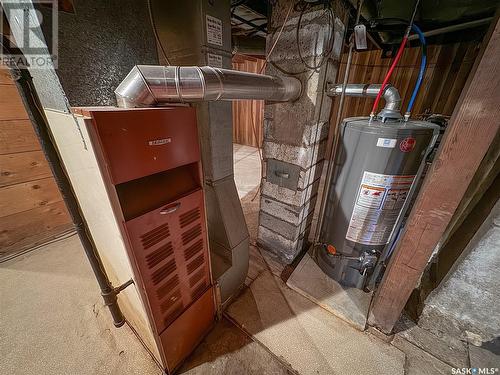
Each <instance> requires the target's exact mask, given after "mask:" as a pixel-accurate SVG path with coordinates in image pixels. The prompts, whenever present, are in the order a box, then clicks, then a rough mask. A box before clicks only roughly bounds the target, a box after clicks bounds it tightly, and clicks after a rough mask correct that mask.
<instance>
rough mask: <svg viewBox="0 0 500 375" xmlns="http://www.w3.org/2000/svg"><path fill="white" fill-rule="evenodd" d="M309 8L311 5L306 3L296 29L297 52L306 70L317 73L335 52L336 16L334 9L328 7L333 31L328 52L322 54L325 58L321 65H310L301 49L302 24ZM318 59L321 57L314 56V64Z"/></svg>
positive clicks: (329, 39)
mask: <svg viewBox="0 0 500 375" xmlns="http://www.w3.org/2000/svg"><path fill="white" fill-rule="evenodd" d="M308 7H309V4H307V3H306V4H305V5H303V6H302V9H301V10H300V14H299V19H298V21H297V27H296V29H295V40H296V43H297V52H298V54H299V58H300V61H302V63H303V64H304V66H305V67H306V68H308V69H310V70H315V71H316V70H318V69H319V68H321V67H322V66H323V65H324V64H325V62H326V61H327V60H328V56H329V55H330V53H332V51H333V46H334V42H335V16H334V14H333V11H332V8H331V7H330V6H328V7H327V12H328V13H329V16H330V26H331V29H330V35H329V38H328V44H327V50H326V51H325V52H323V54H322V55H323V57H322V59H321V62H320V63H319V64H316V65H310V64H309V63H308V62H307V61H306V59H305V58H304V56H303V55H302V51H301V49H300V29H301V23H302V16H303V15H304V12H305V11H306V9H307V8H308ZM317 57H319V56H314V62H316V58H317Z"/></svg>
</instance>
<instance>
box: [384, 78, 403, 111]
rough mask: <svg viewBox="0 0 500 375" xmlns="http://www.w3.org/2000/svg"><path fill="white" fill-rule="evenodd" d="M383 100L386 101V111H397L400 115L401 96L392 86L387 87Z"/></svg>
mask: <svg viewBox="0 0 500 375" xmlns="http://www.w3.org/2000/svg"><path fill="white" fill-rule="evenodd" d="M383 98H384V100H385V107H384V109H388V110H392V111H397V112H398V113H399V112H400V111H401V95H399V91H398V89H397V88H395V87H394V86H392V85H386V87H385V90H384V94H383Z"/></svg>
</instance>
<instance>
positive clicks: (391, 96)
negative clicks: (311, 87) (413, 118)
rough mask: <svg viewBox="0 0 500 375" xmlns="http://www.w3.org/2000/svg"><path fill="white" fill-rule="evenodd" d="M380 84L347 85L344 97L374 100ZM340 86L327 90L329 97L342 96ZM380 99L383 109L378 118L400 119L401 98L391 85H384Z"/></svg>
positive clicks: (333, 86)
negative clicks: (382, 102) (381, 98)
mask: <svg viewBox="0 0 500 375" xmlns="http://www.w3.org/2000/svg"><path fill="white" fill-rule="evenodd" d="M381 86H382V85H380V84H373V85H369V84H358V83H349V84H347V85H346V86H345V95H346V96H357V97H370V98H375V97H376V96H377V94H378V92H379V90H380V87H381ZM342 87H343V85H342V84H338V85H332V86H330V87H329V88H328V92H327V93H328V95H329V96H339V95H342ZM382 97H383V98H384V101H385V107H384V108H383V109H382V110H381V111H380V112H379V114H378V116H379V117H382V118H391V119H400V118H401V117H402V116H401V96H400V95H399V91H398V89H397V88H395V87H394V86H392V85H389V84H388V85H385V89H384V92H383V94H382Z"/></svg>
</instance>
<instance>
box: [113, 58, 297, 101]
mask: <svg viewBox="0 0 500 375" xmlns="http://www.w3.org/2000/svg"><path fill="white" fill-rule="evenodd" d="M301 89H302V85H301V82H300V81H299V80H298V79H297V78H294V77H283V78H278V77H273V76H267V75H261V74H255V73H247V72H240V71H236V70H230V69H219V68H213V67H210V66H204V67H197V66H194V67H188V66H182V67H181V66H152V65H136V66H135V67H134V68H133V69H132V70H131V71H130V73H129V74H128V75H127V77H125V79H124V80H123V81H122V83H121V84H120V85H119V86H118V87H117V88H116V90H115V95H116V99H117V103H118V106H119V107H125V108H128V107H149V106H152V105H157V104H160V103H176V102H177V103H178V102H181V103H182V102H199V101H216V100H240V99H254V100H269V101H275V102H288V101H293V100H296V99H298V97H299V96H300V94H301Z"/></svg>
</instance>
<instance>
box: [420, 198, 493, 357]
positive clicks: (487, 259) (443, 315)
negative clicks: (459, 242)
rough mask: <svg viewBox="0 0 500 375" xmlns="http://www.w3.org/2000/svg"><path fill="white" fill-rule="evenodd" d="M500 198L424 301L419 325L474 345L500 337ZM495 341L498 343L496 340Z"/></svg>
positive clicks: (488, 343)
mask: <svg viewBox="0 0 500 375" xmlns="http://www.w3.org/2000/svg"><path fill="white" fill-rule="evenodd" d="M499 269H500V201H499V202H497V204H496V205H495V207H494V208H493V210H492V211H491V213H490V215H489V216H488V218H487V219H486V220H485V222H484V223H483V225H482V226H481V228H480V229H479V230H478V231H477V233H476V235H475V236H474V237H473V239H472V240H471V241H470V243H469V245H468V246H467V247H466V249H465V250H464V252H463V255H462V257H461V258H460V259H458V260H457V262H456V263H455V266H454V268H453V269H452V270H451V271H450V272H449V276H448V277H447V278H446V279H445V280H444V281H443V282H442V283H441V285H440V286H439V287H438V288H437V289H435V290H434V291H433V292H432V293H431V294H430V295H429V297H428V298H427V300H426V301H425V307H424V309H423V312H422V315H421V317H420V320H419V325H420V326H422V327H424V328H426V329H429V330H431V331H433V332H434V333H436V334H447V335H449V336H453V337H459V338H461V339H463V340H468V341H470V342H472V343H474V344H475V345H478V346H481V345H484V346H489V345H490V346H491V345H496V347H497V349H498V345H499V344H498V340H499V337H500V314H499V313H498V312H499V311H500V289H499V287H498V286H499V285H500V276H499V275H500V274H499V272H498V270H499ZM495 343H496V344H495Z"/></svg>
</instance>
